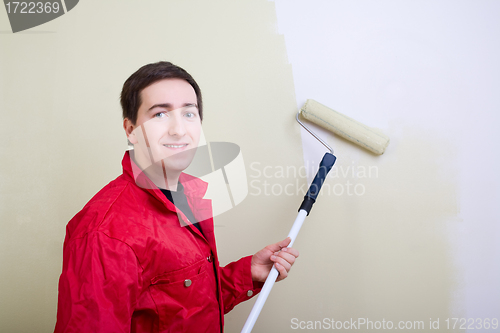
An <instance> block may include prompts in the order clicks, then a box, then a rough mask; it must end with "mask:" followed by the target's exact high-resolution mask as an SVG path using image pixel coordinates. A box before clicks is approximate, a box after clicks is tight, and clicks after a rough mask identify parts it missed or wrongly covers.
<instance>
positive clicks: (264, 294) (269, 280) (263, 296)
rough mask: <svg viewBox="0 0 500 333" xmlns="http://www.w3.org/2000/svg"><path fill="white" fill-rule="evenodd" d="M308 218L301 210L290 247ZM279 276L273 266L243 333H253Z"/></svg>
mask: <svg viewBox="0 0 500 333" xmlns="http://www.w3.org/2000/svg"><path fill="white" fill-rule="evenodd" d="M306 216H307V211H305V210H304V209H301V210H300V211H299V214H298V215H297V218H296V219H295V222H294V223H293V226H292V229H290V233H289V234H288V237H290V238H291V242H290V244H289V245H288V246H289V247H292V245H293V242H294V241H295V238H297V235H298V233H299V230H300V228H301V227H302V223H304V220H305V218H306ZM278 275H279V272H278V270H277V269H276V267H274V265H273V268H272V269H271V271H270V272H269V275H268V276H267V279H266V282H265V283H264V286H263V287H262V290H261V291H260V294H259V297H258V298H257V301H256V302H255V304H254V306H253V308H252V311H251V312H250V315H249V316H248V318H247V321H246V323H245V326H243V329H242V330H241V333H250V332H251V331H252V328H253V325H255V322H256V321H257V318H258V317H259V314H260V311H261V310H262V307H263V306H264V303H266V300H267V296H269V293H270V292H271V289H272V288H273V286H274V283H275V282H276V279H277V278H278Z"/></svg>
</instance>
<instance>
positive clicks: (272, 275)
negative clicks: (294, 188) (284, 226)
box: [241, 153, 337, 333]
mask: <svg viewBox="0 0 500 333" xmlns="http://www.w3.org/2000/svg"><path fill="white" fill-rule="evenodd" d="M336 159H337V158H336V157H335V156H333V155H332V154H330V153H326V154H325V156H323V159H322V160H321V163H320V165H319V170H318V172H317V173H316V176H315V177H314V180H313V181H312V183H311V186H309V190H308V191H307V193H306V195H305V197H304V201H302V205H301V206H300V208H299V213H298V214H297V218H296V219H295V221H294V223H293V226H292V229H290V233H289V234H288V237H290V239H291V241H290V244H288V246H289V247H292V245H293V243H294V242H295V239H296V238H297V235H298V234H299V231H300V228H301V227H302V224H303V223H304V220H305V218H306V216H307V215H309V212H310V211H311V208H312V205H313V204H314V202H315V201H316V198H317V196H318V193H319V190H321V186H322V185H323V183H324V182H325V179H326V176H327V175H328V172H330V170H331V169H332V167H333V165H334V164H335V160H336ZM278 275H279V272H278V270H277V269H276V267H274V265H273V268H272V269H271V271H270V272H269V275H268V276H267V279H266V282H265V283H264V286H263V287H262V289H261V291H260V294H259V297H258V298H257V301H256V302H255V304H254V306H253V308H252V311H251V312H250V315H249V316H248V318H247V321H246V322H245V325H244V326H243V329H242V330H241V333H250V332H251V331H252V329H253V326H254V325H255V322H256V321H257V318H258V317H259V314H260V312H261V310H262V308H263V307H264V303H265V302H266V300H267V296H269V293H270V292H271V289H272V288H273V286H274V283H275V282H276V279H277V278H278Z"/></svg>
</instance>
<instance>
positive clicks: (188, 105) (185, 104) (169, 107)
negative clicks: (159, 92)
mask: <svg viewBox="0 0 500 333" xmlns="http://www.w3.org/2000/svg"><path fill="white" fill-rule="evenodd" d="M193 106H194V107H195V108H198V105H197V104H196V103H184V104H183V105H182V107H181V108H185V107H193ZM154 108H165V109H171V108H172V104H170V103H163V104H155V105H153V106H152V107H150V108H149V109H148V112H149V111H151V110H153V109H154Z"/></svg>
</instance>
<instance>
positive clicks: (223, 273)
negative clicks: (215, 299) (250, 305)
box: [219, 256, 264, 314]
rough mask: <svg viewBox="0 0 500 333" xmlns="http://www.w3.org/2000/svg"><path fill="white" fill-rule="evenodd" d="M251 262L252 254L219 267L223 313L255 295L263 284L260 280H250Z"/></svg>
mask: <svg viewBox="0 0 500 333" xmlns="http://www.w3.org/2000/svg"><path fill="white" fill-rule="evenodd" d="M251 262H252V256H247V257H243V258H241V259H240V260H238V261H235V262H232V263H230V264H228V265H226V266H224V267H221V268H220V270H219V272H220V281H221V289H222V300H223V302H224V314H226V313H228V312H229V311H231V310H232V309H233V308H234V307H235V306H236V305H237V304H239V303H241V302H243V301H246V300H248V299H250V298H252V297H253V296H255V295H257V294H258V293H259V292H260V290H261V288H262V286H263V285H264V284H263V283H262V282H253V281H252V272H251V269H250V264H251Z"/></svg>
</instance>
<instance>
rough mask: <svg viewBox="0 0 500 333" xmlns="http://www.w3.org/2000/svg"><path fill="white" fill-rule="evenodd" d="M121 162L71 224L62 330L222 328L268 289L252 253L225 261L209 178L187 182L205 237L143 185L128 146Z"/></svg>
mask: <svg viewBox="0 0 500 333" xmlns="http://www.w3.org/2000/svg"><path fill="white" fill-rule="evenodd" d="M122 165H123V174H122V175H121V176H119V177H118V178H116V179H115V180H114V181H112V182H111V183H109V184H108V185H107V186H106V187H104V188H103V189H102V190H101V191H99V193H97V194H96V195H95V196H94V197H93V198H92V199H91V200H90V201H89V202H88V203H87V205H85V207H84V208H83V209H82V210H81V211H80V212H79V213H78V214H77V215H76V216H75V217H74V218H73V219H72V220H71V221H70V222H69V223H68V225H67V228H66V238H65V240H64V250H63V270H62V274H61V277H60V280H59V300H58V308H57V323H56V327H55V332H85V333H87V332H221V331H223V328H222V327H223V324H224V314H225V313H227V312H229V311H230V310H231V309H232V308H233V307H234V306H235V305H236V304H238V303H240V302H242V301H245V300H247V299H249V298H251V296H253V295H255V294H257V293H258V292H259V291H260V289H259V288H258V287H261V286H262V284H257V283H253V282H252V278H251V272H250V261H251V256H248V257H245V258H242V259H240V260H238V261H237V262H233V263H230V264H228V265H227V266H225V267H219V261H218V259H217V250H216V246H215V237H214V225H213V220H212V218H211V217H209V216H210V215H211V202H210V201H209V200H205V199H202V197H203V195H204V194H205V191H206V188H207V185H206V183H204V182H202V181H201V180H199V179H196V178H193V177H191V176H188V175H185V174H182V175H181V178H180V182H181V183H182V184H183V185H184V191H185V194H186V197H187V199H188V202H189V205H190V207H191V209H192V211H193V213H194V215H195V217H196V219H197V220H203V219H204V221H202V222H200V227H201V229H202V231H203V234H201V233H200V232H199V230H198V229H197V228H195V227H194V226H192V225H191V224H189V221H188V219H187V218H186V216H185V215H184V214H183V213H182V212H180V211H178V210H177V209H176V207H175V206H174V205H173V204H172V203H171V202H170V201H168V200H167V199H166V198H165V196H164V195H163V193H161V191H160V190H158V189H157V188H156V189H154V188H153V186H150V187H149V189H147V187H148V186H143V187H139V186H138V185H137V184H136V182H137V183H139V184H140V179H135V178H134V175H133V172H132V168H133V167H134V168H136V166H135V165H134V164H132V163H131V160H130V156H129V154H128V152H127V153H125V156H124V158H123V161H122ZM142 181H143V182H146V183H147V182H149V180H148V179H142ZM149 183H150V182H149ZM144 187H146V188H144ZM205 218H206V219H205ZM213 261H214V262H215V269H214V264H213ZM215 270H216V271H217V274H215ZM250 291H251V292H250ZM248 295H250V296H248Z"/></svg>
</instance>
